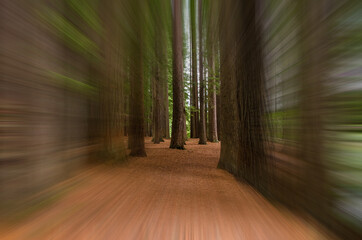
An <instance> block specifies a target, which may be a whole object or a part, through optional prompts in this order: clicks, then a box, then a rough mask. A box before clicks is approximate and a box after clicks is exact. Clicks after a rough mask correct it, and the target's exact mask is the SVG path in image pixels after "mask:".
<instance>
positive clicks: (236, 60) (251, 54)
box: [218, 0, 268, 193]
mask: <svg viewBox="0 0 362 240" xmlns="http://www.w3.org/2000/svg"><path fill="white" fill-rule="evenodd" d="M256 4H257V1H254V0H243V1H231V0H230V1H227V2H225V3H223V4H222V7H221V22H222V26H229V27H230V28H229V29H227V30H224V29H220V41H221V54H222V56H221V62H222V65H221V101H222V105H221V110H222V113H221V117H222V119H221V126H222V134H223V136H224V137H223V139H222V144H221V155H220V161H219V165H218V167H220V168H223V169H226V170H228V171H230V172H231V173H233V174H234V175H236V176H237V177H239V178H241V179H243V180H245V181H247V182H248V183H250V184H251V185H253V186H254V187H256V188H257V189H258V190H260V191H262V192H264V193H266V188H267V181H268V172H267V169H268V168H267V158H266V154H265V146H264V124H263V113H264V97H263V90H264V86H263V84H264V67H263V59H262V49H261V47H262V43H261V28H260V26H259V24H258V23H259V22H258V21H256Z"/></svg>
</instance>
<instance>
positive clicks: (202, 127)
mask: <svg viewBox="0 0 362 240" xmlns="http://www.w3.org/2000/svg"><path fill="white" fill-rule="evenodd" d="M202 46H203V45H202V0H199V77H200V128H199V137H200V140H199V144H206V116H205V99H204V97H205V95H204V87H205V83H204V68H203V67H204V65H203V48H202Z"/></svg>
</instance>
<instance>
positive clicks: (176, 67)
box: [170, 0, 184, 149]
mask: <svg viewBox="0 0 362 240" xmlns="http://www.w3.org/2000/svg"><path fill="white" fill-rule="evenodd" d="M181 8H182V6H181V0H174V1H173V13H172V25H173V29H172V30H173V38H172V52H173V62H172V69H173V81H172V86H173V118H172V135H171V145H170V148H176V149H184V131H183V129H184V122H183V116H184V95H183V59H182V21H181V16H182V13H181V11H182V9H181Z"/></svg>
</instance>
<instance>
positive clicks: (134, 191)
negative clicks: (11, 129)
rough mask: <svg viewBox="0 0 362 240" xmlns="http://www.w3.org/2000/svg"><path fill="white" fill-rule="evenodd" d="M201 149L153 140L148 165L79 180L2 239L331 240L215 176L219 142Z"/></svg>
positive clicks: (132, 164) (97, 171) (135, 161)
mask: <svg viewBox="0 0 362 240" xmlns="http://www.w3.org/2000/svg"><path fill="white" fill-rule="evenodd" d="M197 143H198V139H191V140H189V141H188V142H187V145H186V150H175V149H169V144H170V142H169V141H166V142H164V143H161V144H157V145H156V144H152V143H151V139H150V138H147V139H146V147H147V155H148V157H147V158H130V159H129V163H128V164H125V165H122V166H116V167H110V166H101V167H95V168H92V169H90V170H87V171H84V172H83V173H80V174H78V175H77V176H76V177H74V178H72V179H71V180H68V182H69V181H78V182H79V181H80V182H81V184H78V186H77V187H76V188H73V189H72V190H71V191H69V192H68V193H67V194H65V195H64V196H62V197H61V198H60V199H58V200H57V201H56V202H55V203H53V204H51V205H49V206H47V207H45V208H43V209H41V210H39V211H37V212H35V213H33V214H32V215H31V216H30V217H27V218H26V219H25V220H23V221H22V222H18V223H17V224H16V225H14V226H12V227H11V228H10V227H9V226H8V227H7V228H6V230H3V231H2V233H0V239H36V240H40V239H62V240H63V239H66V240H69V239H80V240H82V239H84V240H91V239H101V240H104V239H121V240H123V239H125V240H128V239H136V240H138V239H155V240H162V239H166V240H171V239H205V240H212V239H226V240H229V239H230V240H231V239H265V240H272V239H275V240H281V239H291V240H296V239H318V240H320V239H329V238H328V237H326V236H325V235H324V234H323V233H322V231H320V230H319V228H317V227H315V225H313V224H311V223H309V222H307V221H306V220H305V219H303V218H301V217H297V216H295V215H293V214H292V213H290V212H289V211H287V210H285V209H284V208H280V207H276V206H274V205H272V204H271V203H269V202H268V201H267V200H266V199H265V198H264V197H262V196H261V195H260V194H258V193H257V192H256V191H254V190H253V189H252V188H251V187H250V186H248V185H246V184H244V183H240V182H238V181H237V180H235V178H234V177H233V176H232V175H230V174H229V173H227V172H226V171H223V170H220V169H217V168H216V166H217V162H218V156H219V151H220V143H208V144H207V145H198V144H197ZM80 179H81V180H80Z"/></svg>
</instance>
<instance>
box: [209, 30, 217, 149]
mask: <svg viewBox="0 0 362 240" xmlns="http://www.w3.org/2000/svg"><path fill="white" fill-rule="evenodd" d="M209 31H210V30H209ZM209 43H210V44H209V51H208V55H207V56H208V59H209V60H208V65H209V81H208V99H209V104H208V105H209V108H208V110H209V111H208V113H209V122H208V123H209V127H208V130H209V134H208V135H209V141H210V142H217V141H218V138H217V116H216V83H215V62H214V56H215V53H214V52H215V51H214V44H213V40H212V39H209Z"/></svg>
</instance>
